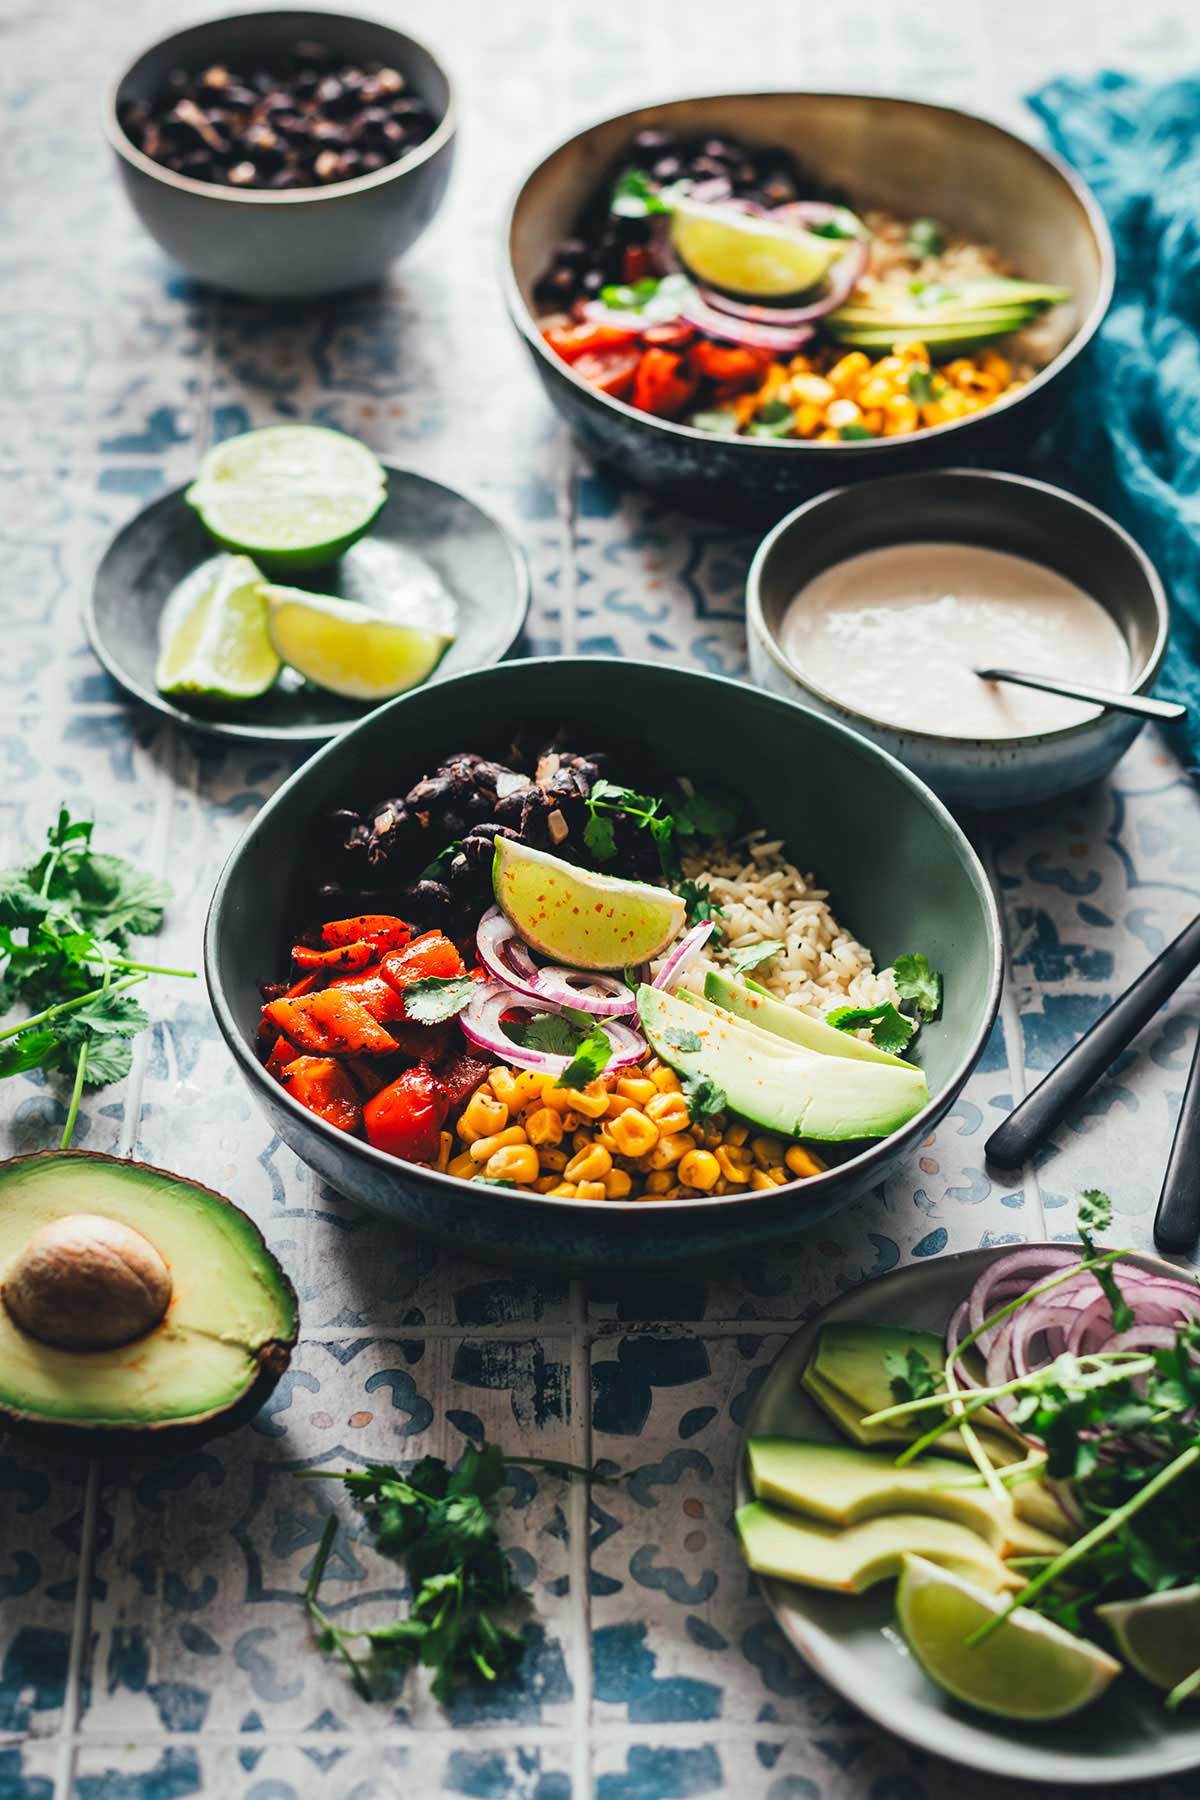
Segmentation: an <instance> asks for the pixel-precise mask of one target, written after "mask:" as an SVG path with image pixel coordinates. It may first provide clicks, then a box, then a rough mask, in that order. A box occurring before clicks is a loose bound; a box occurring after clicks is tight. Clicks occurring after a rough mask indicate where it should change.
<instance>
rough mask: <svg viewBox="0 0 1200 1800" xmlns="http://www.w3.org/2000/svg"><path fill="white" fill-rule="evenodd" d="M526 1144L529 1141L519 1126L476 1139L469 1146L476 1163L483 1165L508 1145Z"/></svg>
mask: <svg viewBox="0 0 1200 1800" xmlns="http://www.w3.org/2000/svg"><path fill="white" fill-rule="evenodd" d="M528 1142H529V1139H528V1138H527V1137H526V1136H525V1133H524V1131H523V1130H522V1129H521V1127H520V1126H519V1125H510V1126H509V1127H508V1128H507V1130H505V1131H494V1132H493V1133H492V1135H491V1137H483V1138H476V1139H475V1142H474V1143H473V1144H472V1145H471V1155H472V1156H473V1157H474V1158H475V1161H476V1162H481V1163H485V1162H486V1161H487V1159H488V1157H489V1156H494V1155H495V1154H496V1152H497V1150H506V1149H507V1148H508V1146H509V1145H510V1144H527V1143H528Z"/></svg>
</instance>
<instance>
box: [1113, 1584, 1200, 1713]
mask: <svg viewBox="0 0 1200 1800" xmlns="http://www.w3.org/2000/svg"><path fill="white" fill-rule="evenodd" d="M1096 1613H1097V1616H1098V1617H1099V1618H1101V1619H1103V1620H1104V1623H1105V1624H1106V1625H1107V1626H1108V1629H1109V1630H1110V1631H1111V1632H1112V1635H1113V1642H1114V1643H1115V1644H1116V1646H1117V1649H1118V1650H1119V1651H1120V1652H1121V1655H1122V1656H1123V1657H1124V1658H1125V1660H1126V1662H1127V1663H1128V1664H1129V1666H1130V1668H1131V1669H1136V1670H1137V1672H1138V1674H1139V1675H1142V1676H1144V1677H1145V1679H1146V1680H1147V1681H1149V1682H1152V1683H1153V1685H1154V1686H1155V1687H1158V1688H1173V1687H1178V1685H1179V1683H1180V1682H1181V1681H1186V1680H1187V1678H1188V1676H1189V1675H1191V1674H1192V1673H1193V1672H1194V1671H1195V1670H1196V1669H1198V1668H1200V1587H1185V1588H1168V1589H1167V1591H1166V1592H1165V1593H1162V1594H1147V1595H1146V1596H1145V1598H1144V1599H1141V1600H1110V1601H1108V1602H1107V1603H1106V1604H1105V1605H1104V1606H1098V1607H1097V1608H1096Z"/></svg>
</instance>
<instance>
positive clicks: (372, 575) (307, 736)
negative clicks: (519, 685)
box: [85, 425, 529, 743]
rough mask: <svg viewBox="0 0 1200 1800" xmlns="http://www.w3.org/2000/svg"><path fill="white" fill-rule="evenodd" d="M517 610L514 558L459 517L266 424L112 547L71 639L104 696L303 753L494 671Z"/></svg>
mask: <svg viewBox="0 0 1200 1800" xmlns="http://www.w3.org/2000/svg"><path fill="white" fill-rule="evenodd" d="M528 605H529V574H528V570H527V567H526V563H525V558H524V556H523V554H522V552H521V550H520V548H519V547H518V545H517V544H516V543H515V542H514V540H513V539H512V538H511V537H510V536H509V534H508V533H507V532H506V531H505V530H504V528H503V527H502V526H501V525H500V524H498V523H497V521H496V520H495V519H493V518H492V517H491V516H490V514H488V513H487V512H485V511H484V510H483V509H482V508H481V507H479V506H478V505H477V504H476V503H475V502H474V501H472V500H469V499H468V498H467V497H466V496H465V495H462V494H459V493H456V492H455V491H454V490H453V489H451V488H447V487H444V486H443V485H442V484H441V483H439V482H436V481H431V480H430V479H429V478H428V477H426V476H422V475H418V474H415V473H414V472H413V471H412V470H407V469H400V468H396V467H392V466H390V465H386V464H384V463H381V462H380V461H379V460H378V459H377V458H376V457H375V456H374V455H373V453H372V452H371V451H370V450H369V449H368V448H367V447H366V445H364V444H362V443H360V442H359V441H358V439H356V438H353V437H350V436H348V435H347V434H345V433H343V432H337V431H331V430H327V429H325V428H323V427H317V426H296V425H281V426H268V427H266V428H264V429H262V430H257V431H250V432H245V433H243V434H241V435H240V436H237V437H233V438H229V439H226V440H224V441H223V442H221V443H219V444H216V445H214V446H213V448H212V449H211V450H210V451H209V452H208V453H207V455H206V456H205V457H204V458H203V460H202V462H201V464H200V467H199V469H198V470H197V472H196V475H195V478H194V479H193V480H192V481H191V482H190V483H189V484H188V485H187V486H186V487H184V488H177V489H176V490H174V491H173V492H172V493H169V494H165V495H164V496H163V497H162V498H161V499H159V500H156V501H154V502H153V503H152V504H151V505H150V506H148V507H146V508H145V510H144V511H143V512H141V513H139V514H138V516H137V517H136V518H135V519H133V520H132V521H131V522H130V523H129V524H128V525H127V526H125V527H124V528H123V530H122V531H121V532H119V533H118V535H117V537H116V538H114V540H113V542H112V543H111V544H110V546H109V548H108V550H107V551H106V553H105V555H104V558H103V560H102V562H101V564H100V567H99V569H98V570H97V574H96V579H95V583H94V587H93V591H92V595H91V598H90V601H89V603H88V605H87V608H86V612H85V622H86V625H87V629H88V635H89V637H90V639H91V643H92V647H93V649H94V650H95V652H96V655H97V656H98V657H99V659H100V661H101V662H102V663H103V664H104V666H105V668H106V669H107V670H108V672H109V674H110V675H111V676H112V677H113V679H114V680H116V681H117V682H119V683H120V685H121V686H122V687H124V688H125V689H126V690H127V691H128V692H130V693H132V694H133V695H135V696H136V697H137V698H138V699H139V700H142V701H144V702H145V703H146V704H147V705H148V706H153V707H154V708H156V709H157V710H158V711H159V712H162V713H166V714H167V715H168V716H169V717H171V718H173V719H175V720H177V721H178V722H180V723H182V724H186V725H188V726H191V727H192V728H193V729H195V730H199V731H204V732H209V733H213V734H215V735H217V736H222V737H232V738H244V739H251V740H258V741H275V742H295V743H316V742H320V741H322V740H324V739H326V738H329V737H332V736H334V735H335V734H336V733H337V732H338V731H340V730H342V729H343V728H344V727H345V726H347V725H349V724H352V723H353V722H354V721H355V720H356V719H358V718H361V717H362V715H363V714H364V713H365V712H368V711H370V709H371V708H372V707H373V706H376V705H379V704H381V703H382V702H383V701H385V700H390V699H393V698H394V697H395V696H396V695H397V694H402V693H405V692H407V691H408V690H409V689H411V688H414V687H418V686H420V685H422V684H423V683H424V682H426V681H436V680H439V679H441V678H442V677H444V676H447V675H455V674H461V673H462V672H463V671H464V670H467V669H473V668H482V667H486V666H487V665H489V664H491V663H494V662H498V661H499V660H500V659H501V658H502V657H504V656H506V655H507V654H508V653H509V651H510V650H511V649H512V648H513V646H514V644H515V643H516V642H517V639H518V638H519V636H520V634H521V631H522V629H523V626H524V622H525V615H526V612H527V610H528Z"/></svg>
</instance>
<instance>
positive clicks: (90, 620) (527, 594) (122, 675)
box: [79, 457, 533, 750]
mask: <svg viewBox="0 0 1200 1800" xmlns="http://www.w3.org/2000/svg"><path fill="white" fill-rule="evenodd" d="M379 462H380V464H381V466H382V467H383V468H384V469H386V471H387V473H388V475H389V477H390V476H397V475H399V476H402V477H403V478H404V479H406V480H413V479H415V480H417V481H421V482H424V483H425V484H426V486H427V487H432V488H437V489H438V490H439V492H441V493H443V494H448V495H450V497H451V498H452V499H454V500H461V501H465V502H466V504H467V505H468V506H469V507H471V508H472V509H473V510H474V511H475V512H476V513H478V514H479V516H480V518H482V519H484V520H486V521H487V523H488V524H489V525H490V526H491V527H492V529H493V530H494V531H495V533H496V536H497V538H498V539H499V541H500V543H501V544H502V545H503V547H504V549H505V550H506V551H507V553H508V559H509V562H510V564H511V566H512V574H513V582H514V585H515V600H514V605H513V619H514V621H515V624H514V629H513V632H512V635H511V636H510V638H509V640H508V643H507V644H506V645H505V647H504V649H503V650H502V651H501V652H500V654H499V656H498V657H497V658H496V662H504V661H506V660H507V659H508V653H509V651H510V650H511V649H512V648H513V645H514V644H516V643H518V642H519V641H520V638H521V635H522V633H523V632H524V630H525V628H526V625H527V624H528V621H529V608H530V604H531V602H532V598H533V582H532V578H531V576H530V572H529V558H528V556H527V555H526V553H525V548H524V546H523V545H522V544H521V542H520V540H519V539H518V538H517V536H516V535H515V533H514V532H512V531H511V530H510V529H509V527H508V526H507V525H506V524H505V523H504V521H503V519H500V518H498V517H497V515H496V514H495V513H494V512H493V511H492V510H491V508H490V507H488V506H484V505H483V504H482V502H481V501H479V500H478V499H477V498H476V497H475V495H474V494H470V493H467V492H466V491H465V490H464V489H463V488H453V487H451V486H450V485H449V483H448V482H445V481H438V480H436V479H435V477H434V476H432V475H426V474H425V473H424V471H423V470H421V469H411V468H408V467H407V466H406V465H404V464H402V463H393V462H388V461H387V460H386V459H385V458H384V457H380V458H379ZM190 485H191V483H190V481H185V482H182V483H181V484H180V485H179V486H178V487H174V488H168V489H167V491H166V492H165V493H163V494H156V495H155V497H154V499H153V500H149V501H147V503H146V505H145V506H143V507H142V508H141V509H140V510H139V511H138V512H136V513H134V515H133V517H132V518H131V519H126V521H125V523H124V524H123V525H122V526H121V527H120V528H119V530H117V531H115V532H114V533H113V535H112V537H111V538H110V539H109V540H108V543H107V544H106V545H105V547H104V551H103V554H102V555H101V557H100V560H99V561H98V562H97V564H96V571H95V574H94V575H93V577H92V581H91V585H90V586H89V588H88V590H87V592H86V594H85V595H84V598H83V601H82V603H81V605H80V609H79V610H80V615H81V617H82V619H83V628H84V632H85V634H86V636H87V640H88V644H89V645H90V647H91V651H92V654H93V656H95V658H96V660H97V662H98V663H100V665H101V667H102V668H103V669H104V671H105V672H106V674H108V675H109V676H110V677H111V679H112V680H113V681H115V682H116V684H117V686H118V687H120V688H123V689H124V690H125V692H126V693H127V694H130V695H132V696H133V698H134V699H135V700H138V701H140V702H141V704H142V705H143V706H148V707H152V708H153V710H154V711H155V712H157V713H161V714H162V716H163V717H164V718H167V719H172V720H173V721H174V722H175V724H176V725H182V726H183V727H184V729H185V730H188V731H196V732H199V733H201V734H202V735H203V736H205V737H215V738H225V739H228V740H230V741H233V742H236V743H242V744H278V745H279V746H280V747H281V748H282V749H284V750H286V749H289V748H290V747H292V746H301V745H305V744H323V743H326V742H328V741H330V740H332V739H333V738H336V737H340V736H341V735H342V733H343V732H345V731H352V730H353V729H354V727H355V726H356V725H361V724H362V723H363V721H364V720H365V719H369V718H370V717H371V716H372V714H373V713H375V712H378V711H379V706H375V707H368V708H367V710H365V711H363V712H361V713H359V714H357V715H356V716H355V717H353V718H350V719H347V720H346V721H345V722H344V723H342V724H340V725H339V724H320V723H313V724H311V725H304V724H299V725H263V724H251V723H249V722H246V723H243V722H242V721H240V720H238V719H236V718H231V719H230V718H218V717H216V716H215V715H214V716H213V717H211V718H209V717H207V716H205V715H204V714H202V713H191V712H188V711H187V709H186V708H185V707H182V706H176V705H175V704H174V702H173V701H172V700H170V699H169V698H168V696H167V695H166V694H162V693H160V692H159V691H158V689H157V688H155V687H149V686H146V685H145V684H144V683H142V682H140V681H137V680H135V679H134V678H133V677H132V676H131V675H130V674H129V672H128V670H127V669H126V668H125V667H124V666H123V665H122V664H121V662H120V661H119V659H118V658H117V657H115V656H114V655H113V653H112V651H111V650H110V648H109V645H108V641H107V639H106V638H105V636H104V633H103V632H102V631H101V630H100V625H99V621H98V619H97V608H96V595H97V591H98V589H99V587H100V581H101V577H102V576H103V574H104V571H105V567H106V565H107V563H108V559H109V557H110V555H111V554H112V553H113V551H114V550H115V549H116V548H117V546H118V544H120V543H121V541H122V539H123V538H124V537H125V536H126V535H127V533H128V532H130V531H132V530H133V529H134V527H135V526H136V525H138V524H139V523H140V522H141V520H142V519H143V518H145V516H146V514H147V513H149V512H153V511H154V509H155V508H156V507H162V508H163V509H164V510H165V509H166V508H167V507H168V506H169V505H170V503H171V502H177V501H179V499H180V497H181V496H182V495H183V494H184V493H186V491H187V489H188V488H189V487H190ZM213 548H214V553H217V552H218V551H219V546H218V545H216V544H215V543H214V546H213ZM168 597H169V596H168ZM163 604H164V606H165V604H166V599H165V598H164V602H163ZM481 666H482V667H484V668H491V667H494V666H495V664H491V663H486V664H482V665H481ZM459 673H460V674H462V675H466V674H473V673H474V671H473V670H469V669H462V670H460V671H459ZM457 678H458V677H457V676H454V675H447V676H443V677H442V678H441V679H442V680H444V681H454V680H457ZM437 680H438V673H437V668H436V667H435V668H434V670H433V671H432V673H431V674H429V675H427V676H426V678H425V680H424V681H423V682H420V683H418V688H421V687H427V686H428V685H429V684H430V683H431V682H436V681H437ZM413 691H417V690H413ZM396 697H397V698H401V697H402V696H396ZM351 704H353V702H350V701H348V702H347V705H351ZM390 704H391V702H390V701H381V702H380V705H390Z"/></svg>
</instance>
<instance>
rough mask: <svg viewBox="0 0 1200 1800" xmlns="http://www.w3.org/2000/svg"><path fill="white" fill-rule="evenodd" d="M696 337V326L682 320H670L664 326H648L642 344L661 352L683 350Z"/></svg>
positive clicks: (643, 334)
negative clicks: (654, 347) (650, 345)
mask: <svg viewBox="0 0 1200 1800" xmlns="http://www.w3.org/2000/svg"><path fill="white" fill-rule="evenodd" d="M695 335H696V327H695V326H694V325H688V324H686V323H685V322H684V320H682V319H669V320H667V321H666V322H665V323H663V324H662V325H648V326H647V327H646V329H645V331H644V332H643V333H642V342H643V344H648V345H649V344H653V345H655V346H656V347H657V348H658V349H659V350H682V348H683V346H684V345H685V344H690V343H691V341H692V339H693V338H694V337H695Z"/></svg>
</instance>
